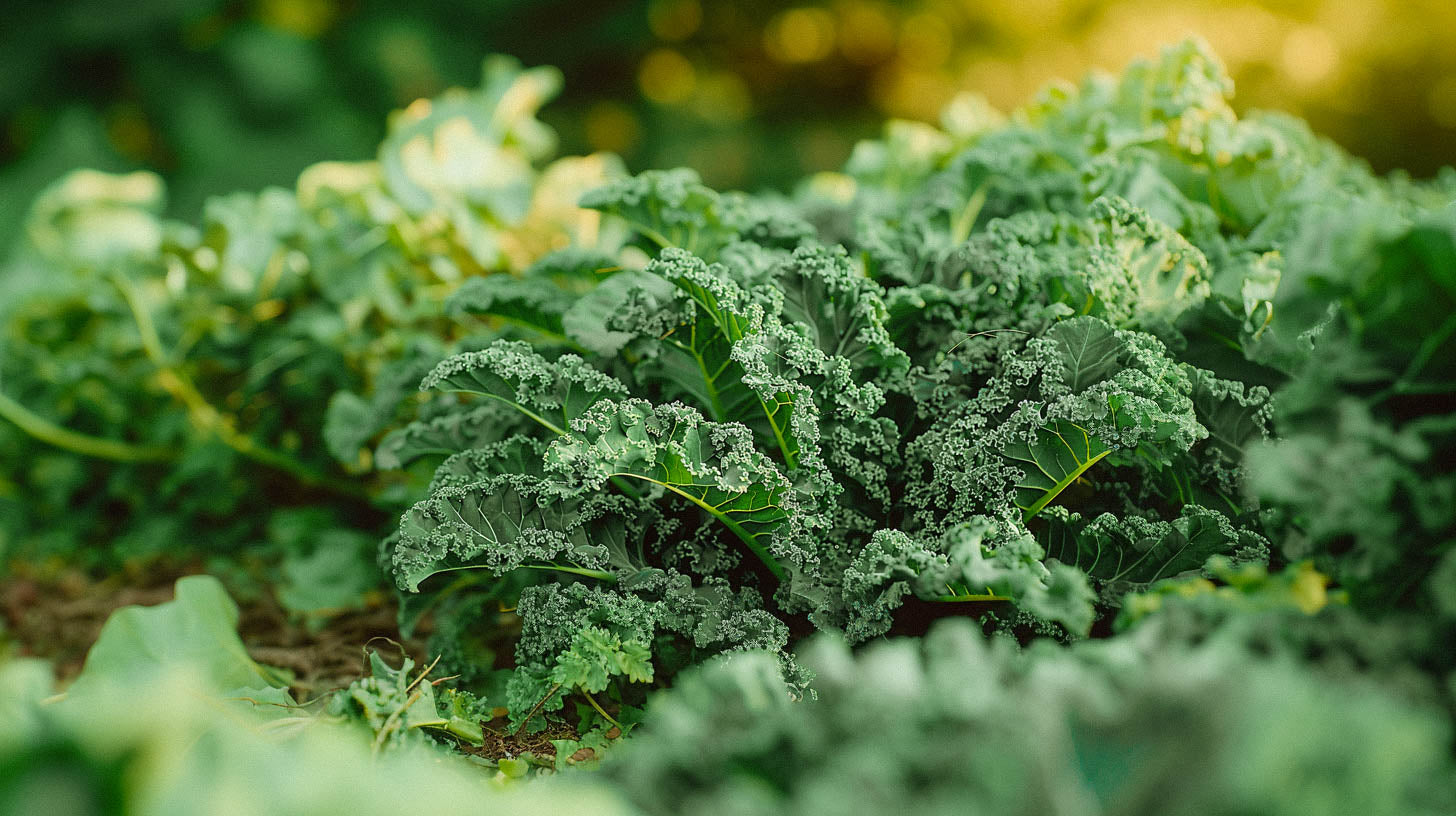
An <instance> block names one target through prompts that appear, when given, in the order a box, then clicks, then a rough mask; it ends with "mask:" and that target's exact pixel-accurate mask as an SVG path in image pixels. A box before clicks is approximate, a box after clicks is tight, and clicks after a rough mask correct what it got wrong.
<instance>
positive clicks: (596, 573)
mask: <svg viewBox="0 0 1456 816" xmlns="http://www.w3.org/2000/svg"><path fill="white" fill-rule="evenodd" d="M521 566H522V567H524V568H525V569H536V570H551V571H552V572H564V573H567V574H568V575H580V576H581V577H583V578H595V579H597V580H598V581H606V582H608V583H616V582H617V576H616V575H614V574H612V573H610V572H607V571H605V570H594V569H587V568H586V567H558V566H556V565H554V564H522V565H521Z"/></svg>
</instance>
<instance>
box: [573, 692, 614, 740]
mask: <svg viewBox="0 0 1456 816" xmlns="http://www.w3.org/2000/svg"><path fill="white" fill-rule="evenodd" d="M577 691H580V692H581V696H583V697H585V698H586V701H587V702H588V703H590V704H591V707H592V708H594V709H596V711H597V713H598V714H600V715H602V719H604V720H606V721H607V722H609V723H611V724H612V725H615V726H617V729H618V730H622V724H621V723H619V722H617V720H616V719H615V718H613V717H612V715H611V714H608V713H607V711H606V709H604V708H602V707H601V705H600V704H598V703H597V699H596V698H595V697H593V696H591V692H589V691H587V690H586V689H584V688H580V687H578V688H577Z"/></svg>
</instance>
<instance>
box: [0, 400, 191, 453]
mask: <svg viewBox="0 0 1456 816" xmlns="http://www.w3.org/2000/svg"><path fill="white" fill-rule="evenodd" d="M0 417H3V418H5V419H8V420H10V421H11V422H13V423H14V424H15V426H16V427H18V428H20V430H22V431H24V432H25V433H27V434H29V435H30V436H31V437H33V438H35V439H37V440H40V441H41V442H45V443H46V444H48V445H54V446H55V447H57V448H60V449H62V450H68V451H70V452H71V453H77V454H80V455H82V456H92V457H95V458H97V459H109V460H111V461H113V462H169V461H172V460H174V459H176V458H177V452H176V451H174V450H172V449H170V448H163V447H155V446H150V445H131V444H127V443H126V442H117V441H116V440H114V439H102V438H100V437H96V436H90V435H88V434H83V433H78V432H76V431H73V430H70V429H69V428H63V427H61V426H60V425H57V424H55V423H54V422H51V421H50V420H48V419H46V418H45V417H42V416H41V415H39V414H36V413H34V412H32V411H31V410H30V409H29V408H26V407H25V406H24V405H21V404H20V403H18V402H16V401H15V400H13V399H11V398H10V397H8V396H6V395H5V394H3V393H0Z"/></svg>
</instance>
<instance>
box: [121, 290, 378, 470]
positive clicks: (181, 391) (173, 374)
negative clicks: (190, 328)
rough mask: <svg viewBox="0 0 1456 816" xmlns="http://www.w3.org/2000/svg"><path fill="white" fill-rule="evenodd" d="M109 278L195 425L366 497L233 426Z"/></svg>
mask: <svg viewBox="0 0 1456 816" xmlns="http://www.w3.org/2000/svg"><path fill="white" fill-rule="evenodd" d="M112 280H113V281H114V282H115V284H116V287H117V289H119V290H120V291H121V294H122V297H124V298H125V299H126V303H127V306H128V308H130V310H131V314H132V319H133V320H134V321H135V322H136V326H137V333H138V334H139V335H140V336H141V341H142V349H143V351H145V352H146V355H147V358H148V359H149V360H151V361H152V364H153V365H155V366H156V367H157V373H158V375H159V376H158V380H159V381H160V383H161V385H162V387H163V388H164V389H166V390H167V392H168V393H170V394H171V395H172V396H173V397H174V398H176V399H177V400H178V401H179V402H181V403H182V404H183V405H185V406H186V407H187V414H188V417H189V418H190V419H191V420H192V424H193V425H194V426H195V427H197V428H198V429H200V430H202V431H205V432H209V433H212V434H213V435H215V436H216V437H217V438H218V439H219V440H221V441H222V443H223V444H225V445H227V446H228V447H230V448H232V449H233V450H234V451H236V452H237V453H238V454H240V455H241V456H243V457H245V458H247V459H252V460H253V461H254V462H257V463H259V464H261V465H265V466H267V467H271V468H273V469H275V470H279V471H282V472H284V473H287V474H289V475H290V476H292V477H293V478H294V479H296V480H297V481H299V482H300V483H302V484H304V485H307V486H309V487H318V488H324V489H328V490H331V491H333V492H336V493H339V494H341V495H345V496H349V497H351V498H358V499H367V498H368V495H367V494H366V493H365V492H364V491H363V490H362V489H360V488H359V487H358V486H357V485H355V484H353V483H351V482H347V481H340V480H339V479H337V478H333V477H331V476H329V475H328V474H326V473H324V472H322V471H319V470H315V469H313V468H311V467H309V466H308V465H306V464H304V463H303V462H300V461H298V460H297V459H295V458H293V457H292V456H289V455H288V454H286V453H283V452H282V451H276V450H273V449H271V448H267V447H264V446H262V445H260V444H258V443H257V441H256V440H254V439H253V438H252V437H251V436H248V435H247V434H244V433H241V432H239V431H238V430H237V429H236V428H234V427H233V423H232V419H231V418H230V417H227V416H225V415H224V414H223V413H222V412H221V411H219V410H217V408H216V407H214V406H213V405H212V403H210V402H208V401H207V398H206V397H204V396H203V395H202V392H201V391H199V390H198V389H197V386H196V385H194V384H193V383H192V381H191V379H189V378H188V377H187V375H186V374H185V373H184V372H183V371H182V370H181V369H178V368H176V367H175V366H173V365H172V363H171V362H169V361H168V360H167V355H166V353H165V352H164V351H163V350H162V341H161V338H160V336H159V335H158V334H157V327H156V324H155V323H153V322H152V316H151V313H150V312H148V311H147V309H146V306H145V305H144V304H143V303H142V302H141V299H140V298H139V297H138V295H137V292H136V289H135V288H134V287H133V286H132V285H131V281H129V280H127V279H126V278H125V277H124V276H122V275H119V274H118V275H114V276H113V277H112Z"/></svg>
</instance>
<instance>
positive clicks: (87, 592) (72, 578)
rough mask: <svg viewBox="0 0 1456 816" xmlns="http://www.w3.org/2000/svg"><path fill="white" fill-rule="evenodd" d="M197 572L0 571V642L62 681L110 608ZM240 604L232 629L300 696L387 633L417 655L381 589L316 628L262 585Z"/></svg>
mask: <svg viewBox="0 0 1456 816" xmlns="http://www.w3.org/2000/svg"><path fill="white" fill-rule="evenodd" d="M197 572H201V569H200V568H197V567H176V568H171V569H164V570H158V569H148V570H145V571H138V572H135V573H126V572H123V573H119V574H114V575H109V576H107V577H105V578H93V577H90V576H87V575H86V574H85V573H82V572H79V571H63V572H59V573H55V574H41V573H35V574H11V575H7V576H5V577H0V643H3V641H4V640H9V641H10V642H11V644H12V648H13V649H14V650H15V653H16V654H18V655H20V656H30V657H40V658H44V659H46V660H48V661H50V662H51V664H52V666H53V667H54V669H55V674H56V681H57V683H58V684H59V685H60V686H62V687H64V686H65V685H66V684H68V683H69V682H70V681H71V680H73V679H75V677H76V675H78V674H80V672H81V666H82V664H83V663H84V661H85V658H86V652H87V651H88V650H89V649H90V648H91V644H93V643H95V642H96V638H97V637H98V636H99V635H100V634H101V626H102V624H104V623H105V622H106V619H107V618H108V617H110V615H111V613H112V612H114V611H116V610H117V609H120V608H121V607H123V606H129V605H132V604H140V605H143V606H151V605H154V604H159V603H162V602H164V601H169V600H171V599H172V596H173V589H172V585H173V583H174V582H175V581H176V580H177V578H179V577H182V576H183V575H188V574H193V573H197ZM239 611H240V613H241V619H240V622H239V634H240V635H241V637H242V640H243V643H244V644H245V645H246V646H247V648H248V653H249V654H250V655H252V657H253V659H254V660H256V661H258V662H259V663H263V664H265V665H268V666H275V667H278V668H281V669H285V670H286V671H287V672H289V673H290V674H291V675H292V678H293V679H292V683H291V686H292V688H291V690H292V691H293V693H294V694H295V696H297V697H298V698H299V699H305V700H306V699H313V698H316V697H318V696H320V695H322V694H326V693H328V692H330V691H333V690H335V689H339V688H343V687H344V686H347V685H348V684H349V683H351V682H353V681H354V680H356V679H358V678H359V677H361V676H363V675H364V674H365V673H366V669H365V660H364V655H365V651H364V650H365V647H366V646H373V647H375V648H381V649H388V650H390V651H391V652H393V651H396V650H395V649H394V648H393V647H392V646H391V645H390V643H389V642H388V641H394V642H395V643H399V644H400V645H401V646H402V647H403V648H404V649H405V651H406V653H407V654H409V655H411V656H414V657H416V658H419V657H421V656H423V655H424V653H425V647H424V643H423V642H422V641H421V640H419V639H418V638H416V639H413V640H406V639H403V638H401V637H400V635H399V627H398V626H397V625H396V623H395V606H394V603H393V601H392V599H390V598H388V597H387V596H385V595H384V594H383V593H381V596H380V597H379V598H376V599H373V600H372V601H371V602H370V603H369V604H368V605H367V606H366V608H364V609H360V610H353V611H348V612H344V613H342V614H340V615H338V616H337V617H334V618H332V619H331V620H330V621H329V622H328V625H327V626H325V627H322V628H320V629H318V630H317V631H314V630H313V629H311V628H310V627H307V626H305V625H304V624H303V623H302V622H301V621H298V620H295V619H293V618H291V617H290V616H289V615H288V614H287V613H286V612H285V611H284V609H283V607H282V606H281V605H279V603H278V601H277V600H276V599H275V598H274V597H273V596H272V593H269V592H262V593H259V597H255V598H251V599H246V598H245V600H244V601H243V602H241V603H239ZM418 634H420V633H417V635H418ZM381 639H387V640H381ZM371 641H373V643H371Z"/></svg>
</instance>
